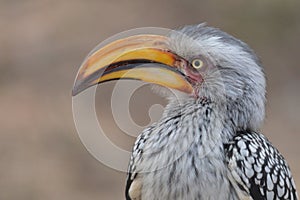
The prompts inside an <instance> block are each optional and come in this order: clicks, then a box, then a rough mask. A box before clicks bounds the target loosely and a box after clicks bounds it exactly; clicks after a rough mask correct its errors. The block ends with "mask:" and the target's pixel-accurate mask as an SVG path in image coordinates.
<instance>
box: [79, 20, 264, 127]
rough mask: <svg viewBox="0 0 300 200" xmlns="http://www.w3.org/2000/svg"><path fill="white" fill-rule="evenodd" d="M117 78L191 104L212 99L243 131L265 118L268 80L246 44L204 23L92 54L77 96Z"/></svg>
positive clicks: (122, 41) (122, 42) (130, 40)
mask: <svg viewBox="0 0 300 200" xmlns="http://www.w3.org/2000/svg"><path fill="white" fill-rule="evenodd" d="M116 79H136V80H142V81H145V82H149V83H153V84H156V85H159V86H164V87H168V88H171V89H175V90H178V91H181V92H183V93H184V94H185V95H183V96H184V98H185V99H186V100H194V102H195V103H197V101H198V100H199V99H203V98H205V99H209V100H210V101H212V102H215V103H217V104H219V105H220V106H221V107H223V108H224V109H225V110H226V113H227V115H228V117H229V118H228V119H229V120H230V121H232V122H233V123H234V125H235V126H236V127H238V128H241V129H247V128H250V129H254V130H256V129H258V128H259V127H260V125H261V123H262V121H263V119H264V111H265V84H266V83H265V77H264V73H263V69H262V67H261V64H260V61H259V59H258V58H257V56H256V55H255V53H254V52H253V51H252V50H251V49H250V48H249V47H248V45H247V44H245V43H244V42H242V41H240V40H238V39H236V38H234V37H233V36H231V35H229V34H227V33H225V32H222V31H221V30H219V29H216V28H212V27H207V26H205V25H204V24H200V25H195V26H186V27H184V28H182V29H180V30H176V31H172V32H170V34H169V35H168V36H161V35H136V36H131V37H127V38H123V39H120V40H117V41H114V42H112V43H110V44H108V45H106V46H104V47H102V48H100V49H99V50H97V51H95V52H94V53H92V54H91V55H90V56H88V58H87V59H86V60H85V62H84V63H83V65H82V67H81V68H80V70H79V73H78V75H77V78H76V81H75V85H74V88H73V95H77V94H78V93H80V92H81V91H83V90H85V89H86V88H88V87H90V86H93V85H96V84H99V83H103V82H106V81H111V80H116Z"/></svg>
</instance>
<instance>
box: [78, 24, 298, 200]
mask: <svg viewBox="0 0 300 200" xmlns="http://www.w3.org/2000/svg"><path fill="white" fill-rule="evenodd" d="M116 55H117V57H116ZM149 63H150V64H151V65H144V64H149ZM140 64H142V65H140ZM99 72H103V75H102V76H101V77H99ZM121 78H129V79H138V80H143V81H147V82H150V83H154V84H157V85H161V86H167V87H169V88H172V89H174V90H176V91H178V90H179V91H181V92H183V93H181V92H179V93H176V95H175V96H174V95H172V94H171V93H168V92H167V91H164V90H163V89H161V90H163V92H162V93H163V94H164V95H165V96H168V99H169V103H168V105H167V106H166V108H165V110H164V113H163V115H162V117H161V119H160V120H159V121H158V122H156V123H154V124H152V125H151V126H150V127H148V128H147V129H145V130H144V131H143V132H142V133H141V134H140V135H139V137H138V138H137V140H136V142H135V144H134V147H133V152H132V156H131V159H130V163H129V173H128V179H127V185H126V199H127V200H160V199H163V200H167V199H197V200H202V199H210V200H220V199H228V200H246V199H248V200H251V199H252V200H264V199H267V200H271V199H298V196H297V192H296V187H295V183H294V180H293V178H292V175H291V172H290V169H289V167H288V164H287V162H286V161H285V159H284V158H283V156H282V155H281V154H280V153H279V152H278V150H277V149H276V148H275V147H274V146H272V144H271V143H270V142H269V141H268V140H267V139H266V138H265V137H264V136H263V135H262V134H260V133H259V129H260V127H261V125H262V122H263V120H264V116H265V87H266V81H265V76H264V73H263V69H262V66H261V63H260V61H259V59H258V58H257V56H256V55H255V53H254V52H253V51H252V50H251V49H250V48H249V47H248V45H247V44H245V43H244V42H242V41H240V40H238V39H236V38H234V37H232V36H230V35H228V34H226V33H224V32H222V31H220V30H219V29H215V28H212V27H207V26H205V25H203V24H200V25H196V26H186V27H184V28H182V29H180V30H178V31H173V32H171V33H170V34H169V35H168V36H167V37H162V36H155V35H139V36H132V37H128V38H125V39H121V40H118V41H116V42H112V43H111V44H108V45H107V46H105V47H103V48H101V49H99V50H97V51H95V52H94V53H93V54H91V55H90V56H89V57H88V58H87V59H86V61H85V63H84V64H83V66H82V68H81V69H80V71H79V74H78V76H77V79H76V82H75V86H74V89H73V95H76V94H78V93H79V92H81V91H83V90H85V89H86V88H88V87H90V86H92V85H95V84H97V83H102V82H105V81H109V80H116V79H121ZM159 90H160V89H159Z"/></svg>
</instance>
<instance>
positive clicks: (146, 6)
mask: <svg viewBox="0 0 300 200" xmlns="http://www.w3.org/2000/svg"><path fill="white" fill-rule="evenodd" d="M299 8H300V1H296V0H295V1H289V0H288V1H279V0H273V1H269V2H261V1H259V0H254V1H248V2H242V1H239V0H230V1H215V0H212V1H203V2H200V1H199V0H187V1H179V0H174V1H166V0H152V1H137V0H124V1H116V0H111V1H92V0H91V1H79V0H72V1H67V0H62V1H50V0H48V1H47V0H27V1H26V0H24V1H11V0H1V1H0V92H1V93H0V94H1V100H0V102H1V103H0V111H1V115H0V127H1V128H0V131H1V133H0V199H1V200H21V199H22V200H39V199H43V200H57V199H63V200H68V199H70V200H71V199H72V200H81V199H85V200H87V199H91V200H94V199H123V191H124V182H125V174H124V173H121V172H117V171H114V170H112V169H109V168H107V167H105V166H103V165H102V164H100V163H99V162H98V161H97V160H95V159H94V158H93V157H92V156H91V155H90V154H89V153H88V152H87V151H86V149H85V148H84V146H83V145H82V144H81V142H80V140H79V137H78V135H77V132H76V130H75V127H74V123H73V118H72V107H71V95H70V94H71V92H70V91H71V88H72V84H73V80H74V78H75V75H76V72H77V70H78V67H79V65H80V63H81V62H82V60H83V59H84V57H85V56H86V54H87V53H88V52H89V51H90V50H91V49H92V48H93V47H94V46H95V45H96V44H98V43H99V42H101V41H102V40H104V39H106V38H107V37H109V36H111V35H113V34H116V33H118V32H121V31H124V30H127V29H131V28H136V27H145V26H157V27H165V28H176V27H180V26H183V25H185V24H195V23H200V22H205V21H206V22H208V24H209V25H211V26H216V27H219V28H221V29H223V30H225V31H226V32H229V33H231V34H233V35H234V36H236V37H238V38H240V39H242V40H244V41H245V42H247V43H248V44H249V45H250V46H251V47H252V48H253V49H255V50H256V52H257V53H258V55H259V56H260V58H261V60H262V61H263V63H264V66H265V72H266V74H267V79H268V102H267V118H266V121H265V125H264V127H263V132H264V133H265V135H267V136H268V137H269V138H270V140H271V141H272V142H273V143H274V145H276V146H277V147H278V149H279V150H280V151H281V152H282V153H283V155H284V156H285V157H286V159H287V160H288V162H289V163H290V166H291V168H292V171H293V174H294V177H295V180H296V183H298V185H299V184H300V158H299V154H300V147H299V142H300V141H299V139H300V133H299V129H300V120H299V113H300V106H299V102H300V93H299V87H300V84H299V83H300V78H299V76H300V67H299V62H300V56H299V52H300V47H299V45H300V37H299V35H300V23H299V22H300V12H299ZM101 94H102V96H101V98H102V97H103V98H104V100H103V103H102V101H100V100H101V98H100V97H99V101H97V102H98V105H99V106H98V108H99V109H101V108H106V106H104V105H103V104H105V101H109V97H110V94H109V89H107V90H105V92H102V93H101ZM145 95H147V99H148V98H149V97H151V96H152V95H149V94H148V93H147V94H145ZM137 96H138V95H137ZM139 98H140V97H139ZM153 98H157V97H153ZM141 99H143V98H141ZM144 99H145V98H144ZM158 100H159V99H158ZM141 109H142V108H141ZM132 110H133V111H132V112H133V113H135V114H133V116H140V117H142V116H144V115H143V114H139V113H140V112H138V114H139V115H138V114H136V111H135V109H134V106H133V107H132ZM139 111H140V110H139ZM143 112H144V111H143ZM145 113H146V110H145ZM137 118H138V117H137ZM145 120H146V121H147V119H145ZM142 121H143V120H142ZM106 122H107V123H106V126H107V127H108V128H109V127H110V125H111V124H112V122H111V121H110V120H109V118H107V120H106ZM141 123H142V122H141ZM111 130H115V128H111ZM112 132H114V131H112ZM119 138H121V142H120V143H122V144H120V145H124V146H126V148H130V146H131V143H132V141H133V140H132V139H128V138H125V137H124V136H120V137H119ZM122 138H124V140H123V139H122ZM298 188H300V186H298Z"/></svg>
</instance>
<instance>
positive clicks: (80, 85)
mask: <svg viewBox="0 0 300 200" xmlns="http://www.w3.org/2000/svg"><path fill="white" fill-rule="evenodd" d="M87 87H88V86H86V84H85V83H84V81H81V80H78V79H77V80H76V81H75V84H74V86H73V89H72V96H73V97H74V96H76V95H77V94H79V93H80V92H82V91H83V90H85V89H86V88H87Z"/></svg>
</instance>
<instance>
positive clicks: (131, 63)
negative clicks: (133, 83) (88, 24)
mask: <svg viewBox="0 0 300 200" xmlns="http://www.w3.org/2000/svg"><path fill="white" fill-rule="evenodd" d="M168 42H169V39H168V38H167V37H165V36H160V35H136V36H131V37H127V38H124V39H120V40H117V41H114V42H112V43H110V44H108V45H106V46H104V47H102V48H100V49H99V50H97V51H95V52H94V53H93V54H91V55H90V56H89V57H88V58H87V59H86V60H85V62H84V63H83V65H82V66H81V68H80V69H79V72H78V74H77V77H76V81H75V84H74V87H73V91H72V95H73V96H75V95H77V94H78V93H80V92H82V91H83V90H85V89H87V88H88V87H91V86H93V85H96V84H100V83H103V82H106V81H110V80H117V79H136V80H141V81H145V82H149V83H154V84H157V85H161V86H165V87H169V88H173V89H177V90H179V91H182V92H185V93H189V94H190V93H193V87H192V85H191V84H190V83H189V82H188V81H187V79H186V78H185V75H184V74H183V73H182V69H183V68H184V66H186V65H187V64H188V62H187V61H186V60H185V59H183V58H181V57H180V56H178V55H176V54H175V53H172V52H171V51H170V50H169V48H168Z"/></svg>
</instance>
